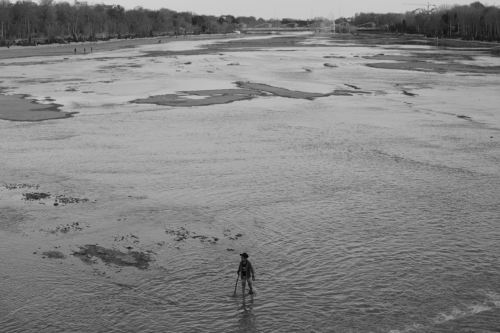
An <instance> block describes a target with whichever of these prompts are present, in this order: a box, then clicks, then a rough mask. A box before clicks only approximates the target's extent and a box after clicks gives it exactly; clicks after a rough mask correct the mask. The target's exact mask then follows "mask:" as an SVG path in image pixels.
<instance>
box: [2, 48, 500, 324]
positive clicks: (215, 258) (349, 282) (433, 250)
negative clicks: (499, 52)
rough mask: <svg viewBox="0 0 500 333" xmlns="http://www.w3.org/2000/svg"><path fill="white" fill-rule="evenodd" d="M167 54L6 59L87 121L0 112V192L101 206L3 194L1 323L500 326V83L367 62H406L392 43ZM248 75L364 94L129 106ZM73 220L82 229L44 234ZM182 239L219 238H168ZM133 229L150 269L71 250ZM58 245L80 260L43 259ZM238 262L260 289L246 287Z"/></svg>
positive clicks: (13, 77)
mask: <svg viewBox="0 0 500 333" xmlns="http://www.w3.org/2000/svg"><path fill="white" fill-rule="evenodd" d="M179 43H184V44H182V45H184V46H185V47H186V48H187V49H189V48H192V47H196V45H197V44H196V43H195V42H191V44H192V45H191V44H189V43H190V42H179ZM172 44H174V43H172ZM178 45H181V44H178ZM169 47H172V46H169V45H168V44H166V45H155V46H148V47H144V48H143V49H134V50H121V51H115V52H108V53H106V54H104V53H101V54H99V53H98V52H96V53H95V54H93V55H89V56H88V57H87V58H85V59H84V58H83V57H81V56H80V57H76V56H75V57H74V58H71V59H66V62H64V61H63V60H62V57H59V58H57V57H55V58H57V59H55V60H54V59H49V60H47V59H35V60H33V59H29V60H27V59H15V60H3V61H2V64H1V65H2V66H3V67H2V68H1V71H2V74H1V76H0V81H3V83H1V84H0V85H2V86H3V87H6V88H8V92H9V93H16V94H22V93H26V94H30V95H32V96H34V98H37V99H39V100H42V99H44V98H45V97H50V98H52V99H54V100H55V101H56V103H59V104H61V105H63V110H65V111H72V112H73V111H76V112H79V113H78V114H76V115H75V117H74V118H70V119H65V120H50V121H44V122H37V123H30V122H7V121H0V154H1V158H0V181H2V182H4V183H27V184H35V183H36V184H39V185H40V188H39V189H37V190H33V191H35V192H37V191H38V192H41V191H44V192H51V193H52V194H54V195H56V194H66V195H67V196H71V197H77V198H88V199H89V200H90V201H89V202H86V203H75V204H67V205H60V206H57V207H56V206H53V205H52V202H53V201H46V202H45V203H46V204H45V205H43V204H40V203H38V202H29V201H23V200H21V198H22V193H26V192H29V190H26V189H18V190H8V189H7V188H4V187H0V254H1V258H0V293H1V296H0V332H9V333H10V332H377V333H378V332H387V333H389V332H392V333H396V332H461V331H463V332H469V331H468V330H470V331H474V332H496V331H497V330H498V329H500V323H499V320H498V318H500V262H499V259H500V227H499V223H500V219H499V216H500V167H499V165H500V114H499V112H498V101H499V100H498V97H497V94H498V86H499V83H500V78H499V77H498V76H493V75H484V76H462V75H460V73H446V74H435V73H425V72H416V71H396V70H384V69H375V68H369V67H366V66H364V64H365V63H368V62H373V60H372V61H369V60H367V59H363V58H361V57H359V56H363V55H374V54H379V53H385V54H391V53H394V54H405V53H407V52H411V50H407V49H404V48H400V49H397V48H394V49H391V48H388V47H387V48H385V49H383V48H382V47H351V46H349V47H340V46H328V45H325V46H324V47H323V46H322V47H310V48H305V47H301V48H297V50H296V51H294V52H285V51H280V50H275V49H270V50H267V51H262V52H245V51H243V50H242V52H238V53H228V54H227V55H224V56H221V55H218V54H214V55H195V56H178V57H177V58H173V57H158V56H156V57H141V52H142V50H146V49H148V48H149V49H161V50H164V49H168V48H169ZM176 47H177V48H179V46H176ZM180 48H182V47H180ZM422 50H425V51H426V52H453V51H444V50H439V49H437V48H436V49H434V48H430V47H429V48H422ZM464 52H466V51H464ZM330 54H335V55H338V56H345V58H330V59H325V58H323V56H325V55H330ZM468 54H470V55H472V56H478V57H484V54H482V53H477V54H475V53H474V52H468ZM492 59H493V60H491V61H492V62H493V63H494V62H495V61H496V62H497V64H496V65H497V66H498V65H499V64H500V60H499V58H492ZM28 61H29V62H30V63H29V64H27V63H26V62H28ZM188 61H189V62H192V64H191V65H185V63H186V62H188ZM23 62H25V63H24V64H23ZM232 62H238V63H239V64H240V65H239V66H227V64H228V63H232ZM325 62H335V63H336V65H337V66H338V67H337V68H328V67H325V66H324V65H323V63H325ZM133 65H136V66H135V67H134V66H133ZM303 68H309V69H311V70H312V71H311V72H306V71H304V69H303ZM209 72H211V73H209ZM22 74H24V76H23V75H22ZM104 81H112V82H104ZM235 81H252V82H259V83H265V84H269V85H272V86H276V87H283V88H287V89H291V90H300V91H308V92H319V93H327V92H330V91H332V90H334V89H343V90H346V89H347V90H348V89H351V90H353V91H354V88H352V87H349V86H346V84H348V85H351V86H356V87H359V88H361V89H362V90H363V91H365V92H367V93H366V94H363V95H353V96H329V97H323V98H316V99H315V100H300V99H287V98H282V97H274V96H268V97H258V98H256V99H253V100H251V101H241V102H235V103H230V104H224V105H212V106H206V107H193V108H175V107H166V106H155V105H136V104H131V103H129V102H130V101H131V100H134V99H136V98H143V97H147V96H148V95H159V94H168V93H174V92H176V91H182V90H200V89H219V88H221V89H222V88H234V85H233V82H235ZM403 90H405V91H407V92H411V93H413V94H416V95H415V96H409V95H406V94H404V93H403ZM458 116H467V117H469V118H460V117H458ZM0 185H1V184H0ZM76 222H79V223H80V224H81V225H83V226H85V227H84V228H83V230H81V231H71V232H68V233H50V232H45V231H46V230H53V229H54V228H56V227H57V226H60V225H67V224H72V223H76ZM180 228H184V230H188V231H190V232H191V233H193V232H194V233H196V234H199V235H210V236H213V237H217V238H218V239H219V241H218V242H216V244H212V243H208V242H200V241H199V239H197V238H192V239H188V240H185V241H175V240H174V239H172V237H170V235H169V234H168V233H166V232H165V231H166V230H167V231H168V230H182V229H180ZM236 234H241V235H242V236H241V237H237V238H235V235H236ZM129 235H135V236H136V237H138V238H131V237H129ZM121 237H125V238H126V239H128V243H127V241H124V242H122V243H120V244H119V245H116V246H118V247H120V248H121V250H125V246H132V247H134V248H136V249H139V250H141V251H147V250H151V251H153V252H154V255H153V257H154V259H155V260H156V261H155V262H154V263H153V264H152V265H151V267H150V269H149V270H138V269H136V268H133V267H132V268H122V269H118V268H110V267H108V266H106V265H104V264H102V263H101V262H96V263H95V265H90V266H89V265H86V264H84V263H82V262H81V261H80V260H79V259H78V258H76V257H73V256H71V255H69V254H70V253H71V251H72V250H77V248H78V246H83V245H85V244H99V245H102V246H105V247H111V246H114V245H115V244H117V241H116V239H117V238H119V239H121ZM169 237H170V238H169ZM136 240H137V241H136ZM134 241H136V242H135V243H134ZM54 249H58V250H60V251H61V252H62V253H64V254H66V255H68V257H67V258H66V259H48V258H43V257H42V255H41V253H42V252H43V251H48V250H54ZM244 251H245V252H247V253H249V254H250V258H249V260H250V261H251V262H252V264H253V266H254V268H255V273H256V281H255V283H254V284H255V289H256V293H255V294H254V295H242V293H241V288H240V287H239V286H238V288H237V292H236V295H234V294H233V293H234V287H235V282H236V277H237V276H236V270H237V267H238V262H239V255H238V254H239V253H241V252H244Z"/></svg>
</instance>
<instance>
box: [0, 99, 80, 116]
mask: <svg viewBox="0 0 500 333" xmlns="http://www.w3.org/2000/svg"><path fill="white" fill-rule="evenodd" d="M27 97H28V96H27V95H0V119H2V120H12V121H43V120H52V119H67V118H70V117H72V116H73V114H75V113H74V112H61V111H59V107H61V105H58V104H49V105H45V104H39V103H37V102H36V101H33V100H29V99H26V98H27Z"/></svg>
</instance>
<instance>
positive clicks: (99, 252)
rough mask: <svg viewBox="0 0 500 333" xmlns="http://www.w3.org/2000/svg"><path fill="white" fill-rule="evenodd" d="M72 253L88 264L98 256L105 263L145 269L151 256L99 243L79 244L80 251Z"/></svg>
mask: <svg viewBox="0 0 500 333" xmlns="http://www.w3.org/2000/svg"><path fill="white" fill-rule="evenodd" d="M73 255H74V256H76V257H78V258H80V259H81V260H82V261H83V262H86V263H89V264H90V263H92V258H99V259H101V260H102V261H103V262H105V263H106V264H113V265H117V266H133V267H137V268H139V269H147V268H148V267H149V263H150V262H151V261H152V259H151V256H150V255H149V254H146V253H144V252H139V251H128V252H121V251H118V250H116V249H107V248H105V247H102V246H99V245H84V246H80V251H78V252H74V253H73Z"/></svg>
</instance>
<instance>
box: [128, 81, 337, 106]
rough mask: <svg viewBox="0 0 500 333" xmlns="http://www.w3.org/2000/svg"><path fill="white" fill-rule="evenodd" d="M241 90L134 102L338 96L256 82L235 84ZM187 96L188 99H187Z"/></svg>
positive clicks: (179, 103) (171, 103) (201, 102)
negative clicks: (195, 97) (198, 97)
mask: <svg viewBox="0 0 500 333" xmlns="http://www.w3.org/2000/svg"><path fill="white" fill-rule="evenodd" d="M235 84H236V85H237V86H238V87H240V88H241V89H220V90H199V91H182V92H181V94H182V95H181V94H179V95H176V94H168V95H160V96H151V97H148V98H141V99H136V100H134V101H132V103H137V104H156V105H165V106H184V107H191V106H208V105H215V104H226V103H232V102H236V101H243V100H251V99H253V98H256V97H258V96H277V97H285V98H295V99H307V100H313V99H315V98H318V97H327V96H332V95H336V94H337V93H336V92H332V93H328V94H320V93H309V92H303V91H294V90H289V89H285V88H279V87H273V86H271V85H268V84H262V83H254V82H241V81H239V82H235ZM186 96H187V98H186ZM189 96H200V97H204V98H202V99H193V98H189Z"/></svg>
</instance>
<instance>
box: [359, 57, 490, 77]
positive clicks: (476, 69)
mask: <svg viewBox="0 0 500 333" xmlns="http://www.w3.org/2000/svg"><path fill="white" fill-rule="evenodd" d="M364 58H365V59H369V60H371V59H373V60H385V61H394V62H381V63H370V64H367V66H368V67H373V68H380V69H396V70H411V71H419V72H434V73H451V72H461V73H473V74H500V66H477V65H470V64H463V63H458V62H456V61H472V60H473V58H472V57H470V56H468V55H463V54H450V53H446V54H440V53H432V54H428V53H418V54H414V55H410V56H403V55H385V54H380V55H376V56H372V57H364Z"/></svg>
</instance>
